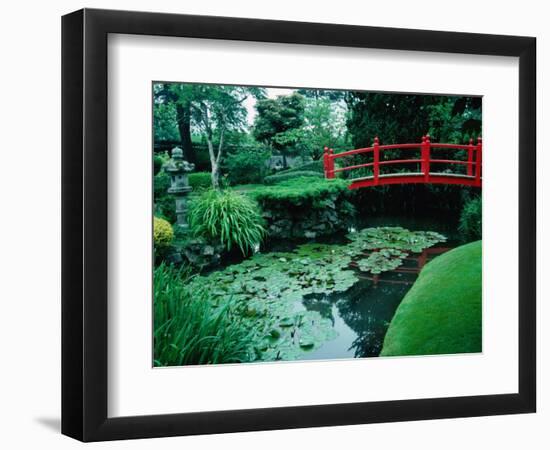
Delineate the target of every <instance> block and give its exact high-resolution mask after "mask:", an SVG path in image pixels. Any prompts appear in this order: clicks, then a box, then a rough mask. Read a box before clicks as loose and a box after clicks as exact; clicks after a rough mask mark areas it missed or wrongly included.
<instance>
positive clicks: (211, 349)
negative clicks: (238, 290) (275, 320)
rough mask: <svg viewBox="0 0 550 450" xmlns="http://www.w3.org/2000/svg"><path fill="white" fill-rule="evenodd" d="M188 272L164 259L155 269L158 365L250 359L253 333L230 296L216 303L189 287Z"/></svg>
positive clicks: (204, 294) (155, 347)
mask: <svg viewBox="0 0 550 450" xmlns="http://www.w3.org/2000/svg"><path fill="white" fill-rule="evenodd" d="M190 279H191V275H190V272H189V271H188V270H187V269H185V268H184V269H179V270H178V269H174V268H173V267H172V266H167V265H165V264H164V263H162V264H160V265H159V266H158V267H156V268H155V272H154V283H153V284H154V285H153V292H154V364H155V366H181V365H194V364H223V363H238V362H247V361H250V360H251V356H250V355H251V351H250V348H251V344H252V336H251V332H250V331H249V329H248V328H247V327H246V325H245V324H244V322H243V319H242V318H241V316H240V315H239V314H238V313H237V312H236V310H237V308H238V305H237V304H236V302H234V301H232V300H231V299H228V300H226V301H224V302H223V304H220V305H218V306H215V305H213V304H212V303H211V301H210V297H209V295H208V292H207V291H206V290H204V289H197V290H191V289H189V281H190Z"/></svg>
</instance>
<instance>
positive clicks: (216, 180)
mask: <svg viewBox="0 0 550 450" xmlns="http://www.w3.org/2000/svg"><path fill="white" fill-rule="evenodd" d="M206 142H207V143H208V154H209V155H210V166H211V167H212V171H211V176H212V187H213V188H214V189H220V170H219V166H218V158H216V155H215V154H214V143H213V142H212V133H210V132H208V133H206Z"/></svg>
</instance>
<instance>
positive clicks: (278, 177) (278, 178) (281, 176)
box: [264, 170, 324, 184]
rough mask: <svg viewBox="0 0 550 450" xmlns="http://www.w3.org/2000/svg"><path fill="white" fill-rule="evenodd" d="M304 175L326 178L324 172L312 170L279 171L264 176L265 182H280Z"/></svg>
mask: <svg viewBox="0 0 550 450" xmlns="http://www.w3.org/2000/svg"><path fill="white" fill-rule="evenodd" d="M302 177H310V178H324V175H323V174H322V173H319V172H314V171H312V170H300V171H295V172H288V173H278V174H275V175H269V176H267V177H265V178H264V182H265V184H278V183H282V182H284V181H288V180H292V179H294V178H302Z"/></svg>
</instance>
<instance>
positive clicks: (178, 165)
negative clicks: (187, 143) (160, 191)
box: [164, 147, 195, 229]
mask: <svg viewBox="0 0 550 450" xmlns="http://www.w3.org/2000/svg"><path fill="white" fill-rule="evenodd" d="M194 169H195V165H194V164H191V163H189V162H187V161H185V160H184V159H183V150H182V149H181V148H179V147H175V148H173V149H172V158H170V160H169V161H168V163H167V164H166V166H165V167H164V170H165V171H166V173H168V174H169V175H170V187H169V188H168V193H169V194H172V195H173V196H174V197H175V199H176V216H177V220H176V225H178V226H179V227H181V228H183V229H187V228H188V226H189V225H188V224H187V198H186V197H187V195H188V194H189V192H191V190H192V189H193V188H192V187H191V186H189V180H188V177H187V174H188V173H189V172H192V171H193V170H194Z"/></svg>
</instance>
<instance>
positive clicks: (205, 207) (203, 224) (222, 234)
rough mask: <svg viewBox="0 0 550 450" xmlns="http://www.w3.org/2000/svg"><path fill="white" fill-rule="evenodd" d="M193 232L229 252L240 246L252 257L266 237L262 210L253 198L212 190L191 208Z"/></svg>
mask: <svg viewBox="0 0 550 450" xmlns="http://www.w3.org/2000/svg"><path fill="white" fill-rule="evenodd" d="M189 224H190V227H191V230H192V232H193V233H194V234H195V235H196V236H198V237H204V238H206V239H210V240H213V241H217V242H220V243H221V244H222V245H224V246H225V247H226V248H227V249H228V250H231V249H232V248H233V247H234V246H237V247H238V248H239V249H240V250H241V252H242V253H243V254H247V253H250V252H251V251H252V250H253V249H254V247H255V246H257V245H259V244H260V243H261V242H262V240H263V239H264V237H265V234H266V232H265V228H264V221H263V219H262V216H261V214H260V209H259V208H258V205H257V204H256V202H255V201H253V200H252V199H251V198H250V197H248V196H246V195H244V194H241V193H239V192H236V191H231V190H225V191H218V190H209V191H205V192H203V193H202V194H201V195H200V196H198V197H196V198H194V199H193V200H192V201H191V202H190V204H189Z"/></svg>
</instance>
